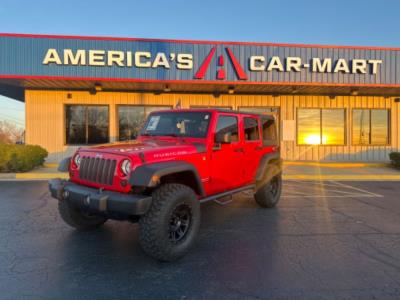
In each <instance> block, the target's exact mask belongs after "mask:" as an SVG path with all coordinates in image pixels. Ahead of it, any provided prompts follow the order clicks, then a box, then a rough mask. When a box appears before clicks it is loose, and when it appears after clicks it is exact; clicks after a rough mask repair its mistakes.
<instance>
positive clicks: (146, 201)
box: [49, 179, 152, 217]
mask: <svg viewBox="0 0 400 300" xmlns="http://www.w3.org/2000/svg"><path fill="white" fill-rule="evenodd" d="M49 190H50V193H51V196H52V197H53V198H56V199H58V200H60V201H69V202H70V203H71V204H72V205H74V206H75V207H78V208H80V209H82V210H85V211H89V212H92V213H100V214H118V215H122V216H126V217H129V216H140V215H143V214H145V213H146V212H147V210H148V209H149V208H150V205H151V201H152V198H151V197H150V196H145V195H132V194H122V193H117V192H111V191H104V190H99V189H94V188H89V187H86V186H82V185H78V184H75V183H73V182H70V181H66V180H62V179H52V180H50V181H49Z"/></svg>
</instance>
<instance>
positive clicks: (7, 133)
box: [0, 121, 24, 144]
mask: <svg viewBox="0 0 400 300" xmlns="http://www.w3.org/2000/svg"><path fill="white" fill-rule="evenodd" d="M23 137H24V129H22V128H21V127H18V126H15V125H14V124H12V123H9V122H7V121H0V143H6V144H15V143H17V142H18V143H19V142H22V141H23Z"/></svg>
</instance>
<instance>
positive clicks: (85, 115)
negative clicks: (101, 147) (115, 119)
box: [65, 105, 109, 145]
mask: <svg viewBox="0 0 400 300" xmlns="http://www.w3.org/2000/svg"><path fill="white" fill-rule="evenodd" d="M65 117H66V118H65V119H66V120H65V121H66V135H65V136H66V144H68V145H80V144H82V145H84V144H101V143H108V142H109V112H108V106H105V105H66V107H65Z"/></svg>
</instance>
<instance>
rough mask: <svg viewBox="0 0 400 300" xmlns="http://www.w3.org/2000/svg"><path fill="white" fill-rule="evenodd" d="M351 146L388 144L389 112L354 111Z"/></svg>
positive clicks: (381, 110)
mask: <svg viewBox="0 0 400 300" xmlns="http://www.w3.org/2000/svg"><path fill="white" fill-rule="evenodd" d="M352 142H353V145H387V144H389V110H387V109H354V110H353V134H352Z"/></svg>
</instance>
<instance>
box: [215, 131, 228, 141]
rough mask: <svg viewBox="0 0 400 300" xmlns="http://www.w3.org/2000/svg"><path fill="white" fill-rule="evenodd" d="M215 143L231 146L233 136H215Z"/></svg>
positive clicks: (221, 134) (223, 134)
mask: <svg viewBox="0 0 400 300" xmlns="http://www.w3.org/2000/svg"><path fill="white" fill-rule="evenodd" d="M215 142H216V143H221V144H230V143H231V142H232V134H231V133H230V132H226V133H217V134H216V135H215Z"/></svg>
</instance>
